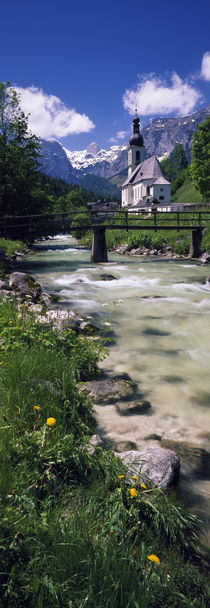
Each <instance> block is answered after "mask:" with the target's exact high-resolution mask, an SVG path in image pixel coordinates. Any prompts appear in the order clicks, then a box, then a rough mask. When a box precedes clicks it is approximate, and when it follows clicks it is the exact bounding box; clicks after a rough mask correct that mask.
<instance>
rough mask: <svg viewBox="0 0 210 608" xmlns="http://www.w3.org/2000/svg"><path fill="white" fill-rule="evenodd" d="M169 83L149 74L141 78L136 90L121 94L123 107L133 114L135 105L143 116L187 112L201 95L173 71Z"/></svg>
mask: <svg viewBox="0 0 210 608" xmlns="http://www.w3.org/2000/svg"><path fill="white" fill-rule="evenodd" d="M170 81H171V82H170V84H168V83H166V81H165V80H164V79H163V78H161V77H158V76H156V75H155V74H150V75H148V76H146V77H144V78H142V79H141V81H140V82H139V83H138V85H137V88H136V90H129V89H127V90H126V91H125V93H124V95H123V103H124V108H125V109H126V110H128V112H129V114H133V113H134V110H135V107H137V108H138V111H139V113H140V114H141V115H143V116H148V115H150V116H151V115H153V114H161V115H164V114H171V113H175V114H177V115H182V114H189V113H190V112H191V111H192V110H193V109H194V107H195V105H196V104H197V102H198V101H200V100H201V99H202V95H201V93H200V91H199V90H198V89H196V88H195V87H193V86H192V85H191V84H190V83H188V82H184V81H183V80H181V78H180V77H179V76H178V74H176V73H175V72H174V73H173V74H172V75H171V79H170Z"/></svg>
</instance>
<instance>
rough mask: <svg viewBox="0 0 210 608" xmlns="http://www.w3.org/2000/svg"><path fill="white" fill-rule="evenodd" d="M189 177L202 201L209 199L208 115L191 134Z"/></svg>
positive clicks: (209, 145) (209, 127) (209, 121)
mask: <svg viewBox="0 0 210 608" xmlns="http://www.w3.org/2000/svg"><path fill="white" fill-rule="evenodd" d="M191 156H192V162H191V166H190V173H191V179H192V182H193V184H194V185H195V187H196V188H197V190H200V193H201V195H202V199H203V201H206V202H209V201H210V116H207V117H206V119H205V120H204V122H203V123H202V124H201V125H198V128H197V130H196V131H195V132H194V135H193V143H192V151H191Z"/></svg>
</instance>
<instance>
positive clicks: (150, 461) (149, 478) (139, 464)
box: [115, 448, 180, 490]
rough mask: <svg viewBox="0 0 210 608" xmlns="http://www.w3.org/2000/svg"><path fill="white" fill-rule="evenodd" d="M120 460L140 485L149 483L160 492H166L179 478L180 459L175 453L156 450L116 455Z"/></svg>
mask: <svg viewBox="0 0 210 608" xmlns="http://www.w3.org/2000/svg"><path fill="white" fill-rule="evenodd" d="M115 455H116V456H118V458H122V460H123V462H124V464H125V465H126V466H127V468H128V473H129V475H130V476H132V475H136V476H137V477H138V479H139V482H140V483H142V482H143V483H145V484H146V485H147V483H149V482H151V484H152V486H157V487H158V488H160V489H161V490H166V489H167V488H170V487H172V486H175V485H176V484H177V481H178V478H179V469H180V459H179V456H178V455H177V454H176V452H173V451H172V450H167V449H164V448H156V449H154V450H150V451H148V452H138V451H135V450H131V451H129V452H121V453H116V452H115Z"/></svg>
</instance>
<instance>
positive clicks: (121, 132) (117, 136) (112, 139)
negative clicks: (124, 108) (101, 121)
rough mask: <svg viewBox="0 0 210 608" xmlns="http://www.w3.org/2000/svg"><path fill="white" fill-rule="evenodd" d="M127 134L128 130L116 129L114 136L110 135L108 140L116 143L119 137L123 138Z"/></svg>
mask: <svg viewBox="0 0 210 608" xmlns="http://www.w3.org/2000/svg"><path fill="white" fill-rule="evenodd" d="M127 135H129V131H118V132H117V133H116V135H115V136H114V137H110V138H109V139H108V142H109V143H111V144H116V143H117V142H118V141H119V140H120V139H125V137H127Z"/></svg>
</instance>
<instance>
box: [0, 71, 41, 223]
mask: <svg viewBox="0 0 210 608" xmlns="http://www.w3.org/2000/svg"><path fill="white" fill-rule="evenodd" d="M39 155H40V152H39V140H38V139H37V138H36V137H35V136H34V135H31V134H30V133H29V132H28V124H27V117H26V116H25V115H24V113H23V112H22V110H21V107H20V102H19V98H18V95H17V93H16V91H15V90H14V89H12V88H11V86H10V83H6V84H4V83H3V82H1V83H0V209H1V213H2V214H8V213H12V214H14V215H17V214H18V213H19V214H23V213H27V212H30V210H31V207H32V206H33V204H34V199H35V200H36V203H37V206H38V209H39V208H41V206H42V201H39V199H37V168H38V159H39Z"/></svg>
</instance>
